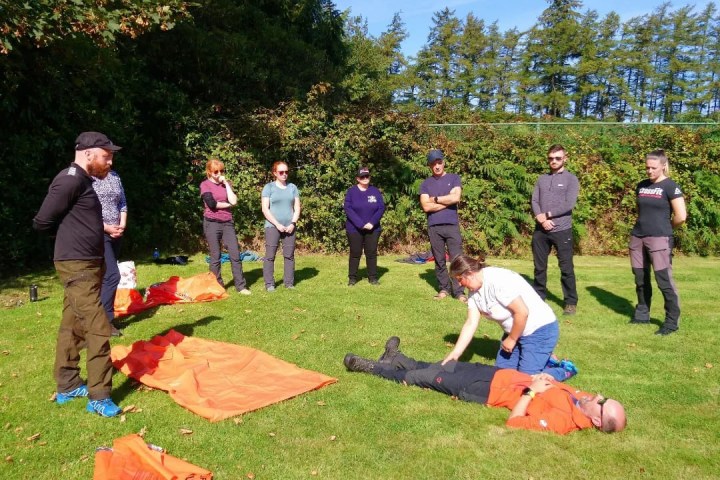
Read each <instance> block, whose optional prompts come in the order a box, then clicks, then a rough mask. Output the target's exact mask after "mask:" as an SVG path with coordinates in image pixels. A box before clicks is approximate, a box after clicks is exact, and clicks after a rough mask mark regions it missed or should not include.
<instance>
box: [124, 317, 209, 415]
mask: <svg viewBox="0 0 720 480" xmlns="http://www.w3.org/2000/svg"><path fill="white" fill-rule="evenodd" d="M143 313H144V312H143ZM221 319H222V317H218V316H215V315H211V316H208V317H203V318H200V319H198V320H196V321H194V322H191V323H183V324H180V325H175V326H173V327H171V328H168V329H167V330H164V331H162V332H161V333H158V334H156V335H153V336H157V335H161V336H164V335H167V334H168V332H170V330H175V331H176V332H178V333H181V334H183V335H185V336H186V337H191V336H193V333H194V331H195V328H196V327H202V326H205V325H209V324H210V323H212V322H214V321H215V320H221ZM134 349H135V346H133V350H134ZM132 353H133V352H132V350H131V351H130V353H129V354H128V355H132ZM158 361H159V359H158ZM144 367H145V368H144V370H143V371H142V372H137V373H138V375H152V374H153V373H154V372H155V369H156V368H157V363H155V364H149V365H144ZM138 383H139V382H138V381H137V380H135V379H134V378H130V377H125V380H124V381H123V382H122V384H121V385H120V386H118V387H116V388H114V389H113V393H112V397H113V399H114V400H115V402H116V403H119V402H121V401H122V400H123V399H124V398H125V397H127V396H128V394H130V393H131V392H133V391H134V390H136V389H137V384H138Z"/></svg>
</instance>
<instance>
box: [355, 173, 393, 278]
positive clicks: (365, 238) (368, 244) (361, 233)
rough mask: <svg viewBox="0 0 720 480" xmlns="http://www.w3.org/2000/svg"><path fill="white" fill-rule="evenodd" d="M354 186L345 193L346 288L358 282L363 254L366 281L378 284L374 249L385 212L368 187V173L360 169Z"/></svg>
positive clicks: (375, 192) (374, 190)
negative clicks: (347, 255) (346, 237)
mask: <svg viewBox="0 0 720 480" xmlns="http://www.w3.org/2000/svg"><path fill="white" fill-rule="evenodd" d="M356 180H357V185H353V186H352V187H350V188H349V189H348V191H347V193H346V194H345V215H347V221H346V222H345V230H346V231H347V236H348V242H349V243H350V262H349V268H348V286H350V287H352V286H353V285H355V284H356V283H357V271H358V266H359V265H360V256H361V255H362V253H363V250H364V251H365V262H366V263H367V275H368V281H369V282H370V284H371V285H379V283H380V282H378V277H377V247H378V239H379V238H380V219H381V218H382V216H383V213H385V202H384V201H383V196H382V193H380V190H378V189H377V188H375V187H373V186H372V185H370V170H368V168H367V167H361V168H360V169H359V170H358V172H357V177H356Z"/></svg>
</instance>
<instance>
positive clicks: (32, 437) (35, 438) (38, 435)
mask: <svg viewBox="0 0 720 480" xmlns="http://www.w3.org/2000/svg"><path fill="white" fill-rule="evenodd" d="M38 438H40V434H39V433H36V434H35V435H30V436H29V437H28V438H26V439H25V440H27V441H28V442H34V441H35V440H37V439H38Z"/></svg>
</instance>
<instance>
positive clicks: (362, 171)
mask: <svg viewBox="0 0 720 480" xmlns="http://www.w3.org/2000/svg"><path fill="white" fill-rule="evenodd" d="M357 176H358V177H369V176H370V169H369V168H367V167H360V169H359V170H358V171H357Z"/></svg>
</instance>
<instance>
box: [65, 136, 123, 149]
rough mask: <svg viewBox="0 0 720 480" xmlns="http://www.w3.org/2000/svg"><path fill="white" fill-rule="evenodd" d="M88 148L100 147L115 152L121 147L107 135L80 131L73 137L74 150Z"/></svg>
mask: <svg viewBox="0 0 720 480" xmlns="http://www.w3.org/2000/svg"><path fill="white" fill-rule="evenodd" d="M88 148H102V149H104V150H110V151H111V152H117V151H118V150H120V149H121V148H122V147H121V146H119V145H115V144H114V143H113V142H112V141H111V140H110V139H109V138H108V137H107V135H105V134H103V133H100V132H82V133H81V134H80V135H78V137H77V138H76V139H75V150H87V149H88Z"/></svg>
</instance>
